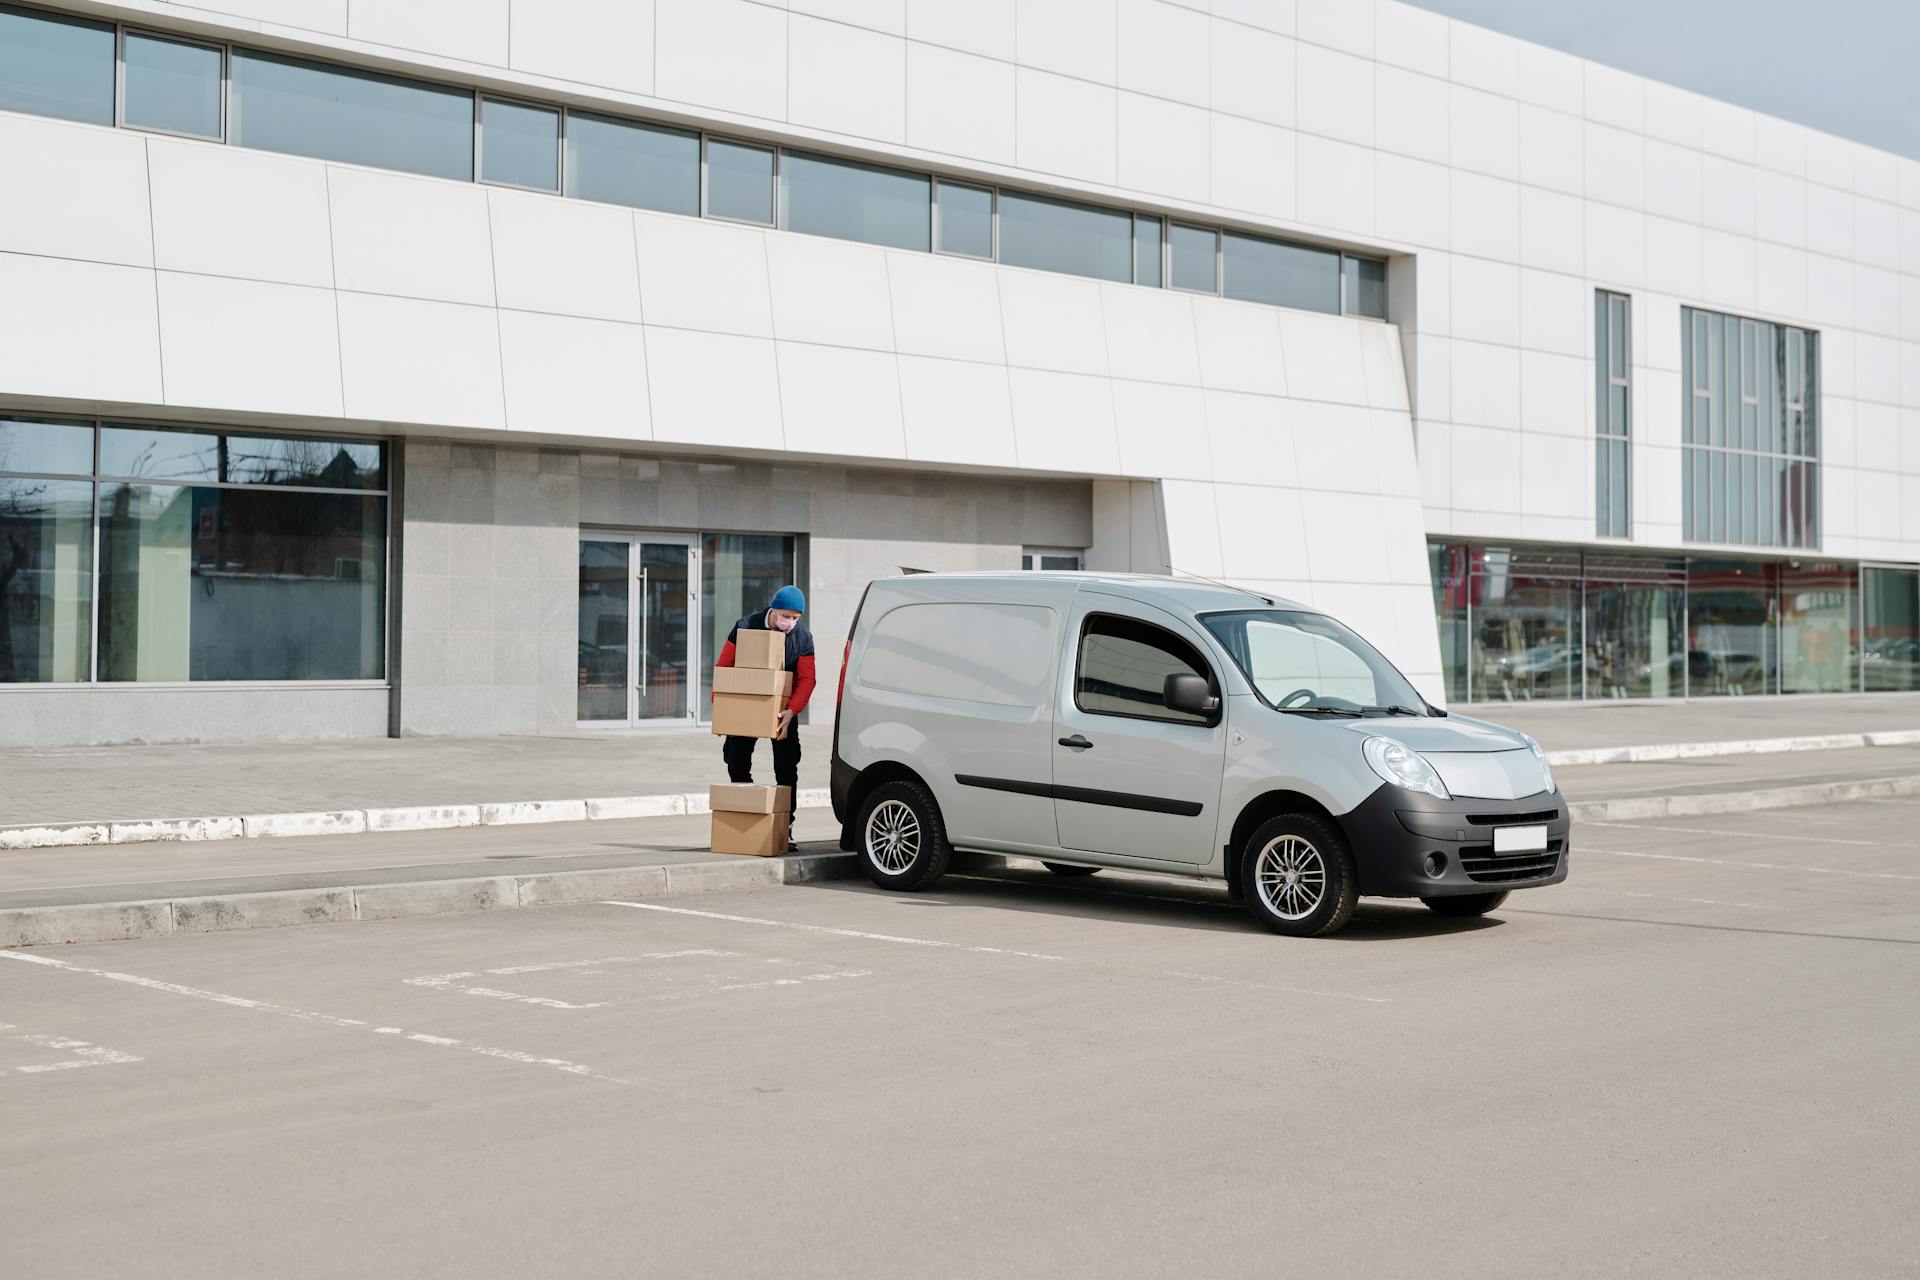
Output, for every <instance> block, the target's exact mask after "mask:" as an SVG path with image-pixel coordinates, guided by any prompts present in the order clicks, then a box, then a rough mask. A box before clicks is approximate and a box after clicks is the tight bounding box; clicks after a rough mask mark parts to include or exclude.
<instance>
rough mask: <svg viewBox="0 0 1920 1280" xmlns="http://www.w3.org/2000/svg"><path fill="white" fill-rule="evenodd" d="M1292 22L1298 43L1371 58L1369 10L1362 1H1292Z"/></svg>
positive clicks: (1370, 11) (1370, 7)
mask: <svg viewBox="0 0 1920 1280" xmlns="http://www.w3.org/2000/svg"><path fill="white" fill-rule="evenodd" d="M1293 22H1294V33H1295V34H1296V35H1298V36H1299V37H1300V38H1301V39H1302V40H1311V41H1313V42H1314V43H1315V44H1319V45H1325V46H1326V47H1327V48H1329V49H1342V50H1345V51H1346V52H1347V53H1351V54H1355V55H1358V56H1359V57H1362V58H1371V57H1373V6H1372V5H1370V4H1367V3H1366V2H1365V0H1358V2H1357V3H1356V0H1295V4H1294V17H1293Z"/></svg>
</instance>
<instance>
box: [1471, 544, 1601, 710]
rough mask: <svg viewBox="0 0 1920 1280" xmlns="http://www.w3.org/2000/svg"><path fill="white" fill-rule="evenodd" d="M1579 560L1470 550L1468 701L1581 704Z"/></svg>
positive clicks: (1491, 549) (1527, 553)
mask: <svg viewBox="0 0 1920 1280" xmlns="http://www.w3.org/2000/svg"><path fill="white" fill-rule="evenodd" d="M1579 574H1580V560H1579V555H1578V553H1577V552H1576V553H1569V554H1565V555H1559V556H1555V555H1552V554H1549V553H1534V552H1518V551H1507V550H1503V549H1498V548H1484V549H1481V548H1476V550H1475V556H1474V563H1473V577H1474V581H1473V696H1474V698H1475V699H1476V700H1478V701H1501V702H1520V701H1531V700H1534V699H1563V698H1578V697H1580V696H1581V679H1580V664H1581V651H1582V650H1581V638H1580V577H1579Z"/></svg>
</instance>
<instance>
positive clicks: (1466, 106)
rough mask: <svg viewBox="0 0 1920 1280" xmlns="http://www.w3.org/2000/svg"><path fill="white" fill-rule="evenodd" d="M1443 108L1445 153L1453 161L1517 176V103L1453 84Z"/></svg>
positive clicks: (1500, 175) (1496, 174)
mask: <svg viewBox="0 0 1920 1280" xmlns="http://www.w3.org/2000/svg"><path fill="white" fill-rule="evenodd" d="M1447 112H1448V127H1449V132H1448V154H1449V155H1450V156H1451V158H1452V163H1453V164H1454V165H1456V166H1457V167H1459V168H1462V169H1472V170H1474V171H1475V172H1477V173H1486V174H1491V175H1492V176H1494V177H1496V178H1518V177H1519V176H1520V106H1519V104H1518V103H1516V102H1515V101H1514V100H1513V99H1512V98H1502V97H1500V96H1498V95H1496V94H1491V93H1483V92H1481V91H1480V90H1478V89H1471V88H1468V87H1467V86H1465V85H1459V84H1456V85H1454V86H1453V88H1452V93H1451V94H1450V95H1449V98H1448V103H1447Z"/></svg>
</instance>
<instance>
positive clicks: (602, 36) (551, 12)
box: [507, 0, 653, 94]
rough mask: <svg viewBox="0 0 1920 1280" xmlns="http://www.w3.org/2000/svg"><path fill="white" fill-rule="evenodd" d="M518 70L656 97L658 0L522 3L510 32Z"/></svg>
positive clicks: (510, 49)
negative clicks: (655, 9) (655, 12)
mask: <svg viewBox="0 0 1920 1280" xmlns="http://www.w3.org/2000/svg"><path fill="white" fill-rule="evenodd" d="M507 56H508V61H509V64H510V65H511V66H512V67H513V69H514V70H516V71H530V72H533V73H534V74H536V75H543V76H553V77H556V78H559V79H566V80H577V81H580V82H582V83H584V84H598V85H605V86H606V87H607V88H609V89H619V90H622V91H624V92H627V93H649V94H650V93H652V92H653V0H532V3H529V2H528V0H518V2H517V3H514V5H513V12H512V24H511V27H510V29H509V31H508V54H507Z"/></svg>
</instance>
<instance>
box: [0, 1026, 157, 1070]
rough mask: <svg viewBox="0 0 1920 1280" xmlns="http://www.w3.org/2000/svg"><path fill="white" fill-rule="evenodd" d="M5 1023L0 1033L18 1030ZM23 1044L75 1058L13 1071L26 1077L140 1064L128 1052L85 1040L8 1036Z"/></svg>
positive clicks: (38, 1034)
mask: <svg viewBox="0 0 1920 1280" xmlns="http://www.w3.org/2000/svg"><path fill="white" fill-rule="evenodd" d="M19 1030H20V1029H19V1028H18V1027H15V1026H11V1025H9V1024H8V1023H5V1022H0V1031H19ZM8 1038H9V1039H13V1040H18V1041H20V1042H21V1043H22V1044H30V1045H34V1046H36V1047H37V1048H41V1049H52V1050H53V1051H54V1052H56V1053H71V1054H74V1055H75V1056H74V1057H71V1058H63V1059H61V1060H60V1061H59V1062H35V1063H30V1064H28V1065H26V1066H19V1067H15V1068H14V1070H15V1071H20V1072H24V1073H26V1074H27V1075H37V1074H40V1073H42V1072H47V1071H73V1070H76V1069H78V1068H81V1067H107V1066H113V1065H115V1064H117V1063H125V1062H140V1061H143V1059H142V1058H140V1057H138V1056H137V1055H135V1054H131V1053H122V1052H120V1051H119V1050H118V1049H108V1048H104V1047H102V1046H100V1045H97V1044H94V1043H92V1042H91V1041H87V1040H75V1039H73V1038H72V1037H70V1036H55V1035H48V1034H46V1033H44V1032H39V1031H22V1032H20V1034H19V1035H17V1036H11V1037H8Z"/></svg>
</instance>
